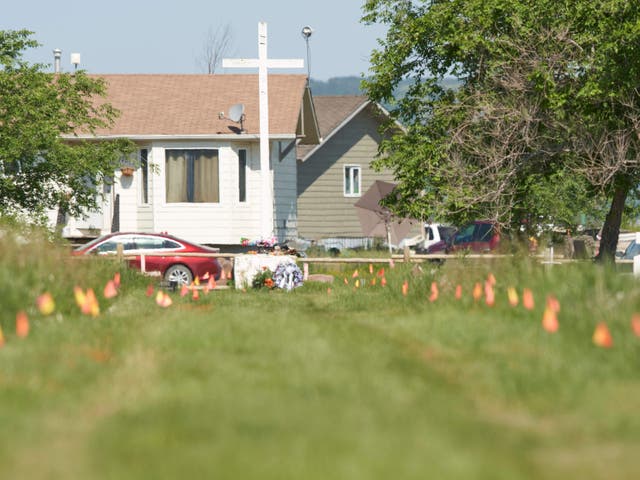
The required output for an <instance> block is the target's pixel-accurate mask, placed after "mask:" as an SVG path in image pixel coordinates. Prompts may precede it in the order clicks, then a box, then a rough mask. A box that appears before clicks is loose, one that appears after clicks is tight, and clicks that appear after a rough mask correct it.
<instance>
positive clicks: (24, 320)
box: [16, 310, 29, 338]
mask: <svg viewBox="0 0 640 480" xmlns="http://www.w3.org/2000/svg"><path fill="white" fill-rule="evenodd" d="M16 335H17V336H18V337H20V338H25V337H26V336H27V335H29V318H28V317H27V314H26V313H25V312H24V310H20V311H19V312H18V313H16Z"/></svg>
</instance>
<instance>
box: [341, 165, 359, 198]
mask: <svg viewBox="0 0 640 480" xmlns="http://www.w3.org/2000/svg"><path fill="white" fill-rule="evenodd" d="M360 179H361V175H360V167H359V166H358V165H346V166H345V167H344V196H345V197H359V196H360Z"/></svg>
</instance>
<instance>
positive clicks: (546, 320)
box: [542, 308, 560, 333]
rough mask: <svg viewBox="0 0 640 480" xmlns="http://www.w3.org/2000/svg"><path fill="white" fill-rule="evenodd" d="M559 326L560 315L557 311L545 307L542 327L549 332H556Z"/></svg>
mask: <svg viewBox="0 0 640 480" xmlns="http://www.w3.org/2000/svg"><path fill="white" fill-rule="evenodd" d="M559 326H560V324H559V323H558V316H557V314H556V312H554V311H553V310H551V309H550V308H545V309H544V313H543V314H542V328H544V329H545V330H546V331H547V332H549V333H556V332H557V331H558V327H559Z"/></svg>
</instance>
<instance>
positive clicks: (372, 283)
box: [371, 277, 377, 287]
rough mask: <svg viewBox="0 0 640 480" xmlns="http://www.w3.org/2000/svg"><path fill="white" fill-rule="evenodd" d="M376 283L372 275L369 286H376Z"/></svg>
mask: <svg viewBox="0 0 640 480" xmlns="http://www.w3.org/2000/svg"><path fill="white" fill-rule="evenodd" d="M376 283H377V282H376V277H373V278H372V279H371V286H373V287H375V286H376Z"/></svg>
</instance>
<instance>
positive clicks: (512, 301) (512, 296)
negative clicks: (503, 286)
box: [507, 287, 518, 307]
mask: <svg viewBox="0 0 640 480" xmlns="http://www.w3.org/2000/svg"><path fill="white" fill-rule="evenodd" d="M507 298H508V299H509V305H511V306H512V307H517V306H518V292H516V289H515V288H513V287H508V288H507Z"/></svg>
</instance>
